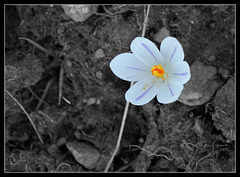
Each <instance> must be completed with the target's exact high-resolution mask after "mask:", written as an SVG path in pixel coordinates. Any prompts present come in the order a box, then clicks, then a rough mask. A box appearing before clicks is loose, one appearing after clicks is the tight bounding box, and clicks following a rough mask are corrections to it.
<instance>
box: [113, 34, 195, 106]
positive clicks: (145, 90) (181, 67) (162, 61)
mask: <svg viewBox="0 0 240 177" xmlns="http://www.w3.org/2000/svg"><path fill="white" fill-rule="evenodd" d="M130 48H131V51H132V53H122V54H119V55H117V56H116V57H115V58H114V59H113V60H112V61H111V62H110V68H111V70H112V72H113V73H114V74H115V75H116V76H118V77H119V78H121V79H123V80H126V81H131V82H133V81H137V82H136V83H135V84H134V85H133V86H132V87H130V88H129V89H128V91H127V92H126V94H125V98H126V100H127V101H128V102H130V103H132V104H133V105H144V104H146V103H148V102H149V101H151V100H152V99H153V98H154V97H155V96H156V95H157V100H158V102H160V103H163V104H168V103H172V102H174V101H176V100H177V99H178V97H179V96H180V94H181V92H182V90H183V84H185V83H186V82H188V80H189V79H190V77H191V74H190V68H189V65H188V63H187V62H186V61H183V59H184V52H183V48H182V46H181V44H180V43H179V42H178V40H177V39H176V38H174V37H167V38H165V39H164V40H163V41H162V43H161V46H160V51H159V49H158V48H157V47H156V45H155V44H154V43H153V42H151V41H150V40H148V39H146V38H144V37H136V38H135V39H134V40H133V41H132V43H131V45H130Z"/></svg>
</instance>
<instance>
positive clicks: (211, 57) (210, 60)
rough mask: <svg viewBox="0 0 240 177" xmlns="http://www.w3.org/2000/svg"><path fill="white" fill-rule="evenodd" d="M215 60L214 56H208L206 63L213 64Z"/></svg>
mask: <svg viewBox="0 0 240 177" xmlns="http://www.w3.org/2000/svg"><path fill="white" fill-rule="evenodd" d="M215 60H216V57H215V56H214V55H210V56H209V57H208V61H209V62H211V63H212V62H214V61H215Z"/></svg>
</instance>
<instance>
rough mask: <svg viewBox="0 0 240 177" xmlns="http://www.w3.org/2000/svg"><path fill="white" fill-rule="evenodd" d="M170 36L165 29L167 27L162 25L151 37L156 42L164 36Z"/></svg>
mask: <svg viewBox="0 0 240 177" xmlns="http://www.w3.org/2000/svg"><path fill="white" fill-rule="evenodd" d="M168 36H170V32H169V31H168V30H167V28H165V27H162V28H161V29H160V30H159V31H158V32H157V33H156V34H154V36H153V39H154V40H155V41H156V42H159V43H161V42H162V41H163V39H164V38H166V37H168Z"/></svg>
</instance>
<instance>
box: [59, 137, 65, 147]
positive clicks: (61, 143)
mask: <svg viewBox="0 0 240 177" xmlns="http://www.w3.org/2000/svg"><path fill="white" fill-rule="evenodd" d="M66 142H67V139H66V138H65V137H62V138H60V139H59V140H58V141H57V146H58V147H61V146H63V145H65V144H66Z"/></svg>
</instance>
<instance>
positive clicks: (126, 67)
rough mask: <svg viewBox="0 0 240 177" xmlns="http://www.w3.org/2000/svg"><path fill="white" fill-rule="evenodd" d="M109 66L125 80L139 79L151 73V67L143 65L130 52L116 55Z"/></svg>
mask: <svg viewBox="0 0 240 177" xmlns="http://www.w3.org/2000/svg"><path fill="white" fill-rule="evenodd" d="M110 68H111V70H112V72H113V73H114V74H115V75H116V76H118V77H119V78H121V79H123V80H126V81H139V80H141V79H143V78H145V77H147V76H151V75H152V73H151V68H149V67H148V66H146V65H144V64H143V63H142V62H141V61H140V60H139V59H138V58H137V57H136V56H134V55H133V54H132V53H122V54H119V55H117V56H116V57H115V58H114V59H113V60H112V61H111V62H110Z"/></svg>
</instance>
